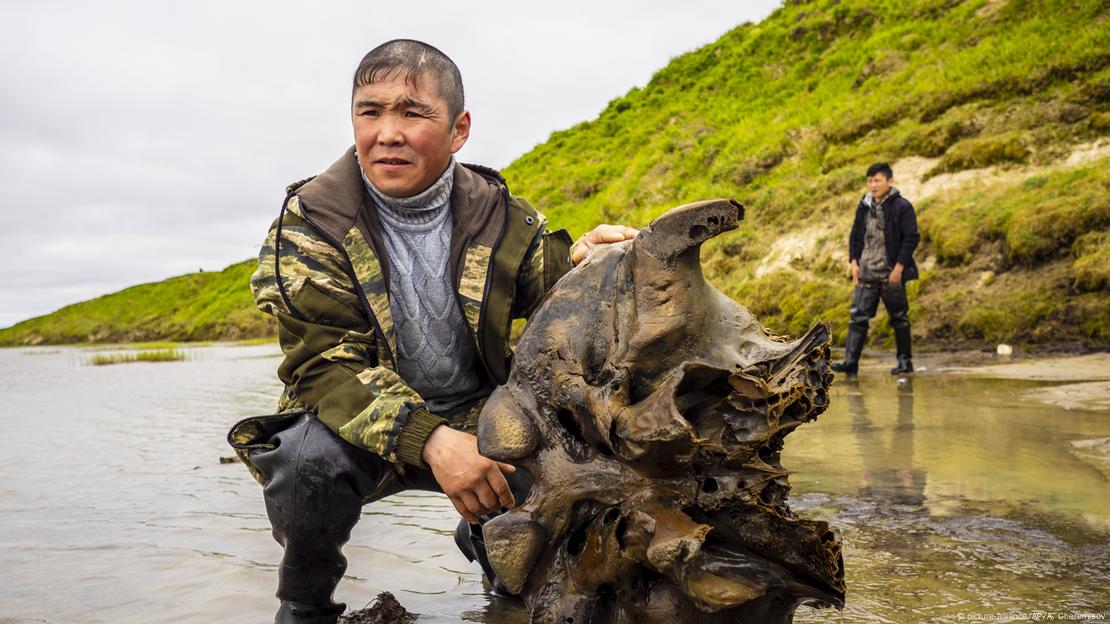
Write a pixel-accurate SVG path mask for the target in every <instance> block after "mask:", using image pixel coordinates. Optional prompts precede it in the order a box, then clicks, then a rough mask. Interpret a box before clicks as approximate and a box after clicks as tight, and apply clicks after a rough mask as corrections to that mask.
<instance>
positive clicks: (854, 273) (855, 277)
mask: <svg viewBox="0 0 1110 624" xmlns="http://www.w3.org/2000/svg"><path fill="white" fill-rule="evenodd" d="M852 283H853V284H855V285H856V286H859V263H858V262H856V261H855V260H852Z"/></svg>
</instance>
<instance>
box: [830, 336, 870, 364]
mask: <svg viewBox="0 0 1110 624" xmlns="http://www.w3.org/2000/svg"><path fill="white" fill-rule="evenodd" d="M866 341H867V328H866V327H863V328H861V327H859V326H857V325H849V326H848V339H847V340H846V341H845V342H844V361H843V362H836V363H834V364H833V365H832V369H833V372H837V373H845V374H848V375H855V374H856V373H858V372H859V356H860V354H861V353H863V343H864V342H866Z"/></svg>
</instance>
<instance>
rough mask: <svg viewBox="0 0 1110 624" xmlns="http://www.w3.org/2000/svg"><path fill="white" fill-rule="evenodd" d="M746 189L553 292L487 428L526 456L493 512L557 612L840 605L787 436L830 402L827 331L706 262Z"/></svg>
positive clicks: (555, 616) (654, 227)
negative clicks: (523, 493)
mask: <svg viewBox="0 0 1110 624" xmlns="http://www.w3.org/2000/svg"><path fill="white" fill-rule="evenodd" d="M742 218H743V207H741V206H740V205H739V204H737V203H736V202H733V201H728V200H713V201H706V202H699V203H695V204H690V205H686V206H681V207H679V208H675V209H673V210H670V211H668V212H667V213H665V214H664V215H662V216H661V217H659V218H658V219H656V220H655V221H653V222H652V223H651V225H650V226H648V227H647V228H644V229H643V230H642V231H641V232H640V234H639V236H637V237H636V239H635V240H633V241H626V242H624V243H620V244H615V245H608V246H605V247H601V248H598V249H596V250H595V251H594V253H593V254H592V255H591V256H590V257H589V258H588V259H587V260H586V261H585V262H584V263H583V264H581V265H580V266H578V267H577V268H575V269H574V270H573V271H571V272H570V273H569V274H567V275H566V276H565V277H563V279H562V280H560V281H559V283H558V284H557V286H556V287H555V288H554V289H553V290H552V292H551V293H550V294H549V296H548V298H547V299H546V300H545V302H544V304H543V305H542V307H541V308H540V309H539V310H538V311H537V312H536V313H535V314H534V315H533V317H532V320H531V322H530V323H529V326H528V329H527V330H526V331H525V333H524V336H523V338H522V339H521V342H520V345H519V347H518V348H517V351H516V356H515V361H514V364H513V369H512V373H511V375H510V377H509V380H508V383H507V384H505V385H504V386H502V387H500V388H498V389H497V390H496V391H495V392H494V394H493V395H492V396H491V397H490V400H489V402H488V403H487V404H486V407H485V409H484V410H483V412H482V417H481V420H480V424H479V433H478V443H479V448H480V450H481V452H482V453H483V454H484V455H486V456H488V457H491V458H493V459H496V460H499V461H503V462H508V463H511V464H514V465H516V466H517V467H518V468H519V469H523V470H525V471H527V473H528V475H529V476H530V477H531V479H532V482H533V484H532V487H531V490H530V491H529V493H528V495H527V497H526V498H525V499H524V500H523V501H520V504H519V505H518V507H516V508H515V509H513V510H511V511H509V512H507V513H504V514H501V515H499V516H497V517H495V518H493V519H491V520H489V521H488V522H487V523H486V524H485V526H484V527H483V533H484V536H485V542H486V549H487V554H488V556H489V559H490V563H491V565H492V567H493V569H494V571H495V572H496V573H497V576H498V578H499V580H500V581H501V583H502V584H503V585H504V586H505V587H506V588H507V589H508V590H509V591H511V592H514V593H519V594H521V595H522V596H523V597H524V600H525V603H526V604H527V606H528V608H529V609H530V612H531V614H532V616H531V617H532V621H533V622H539V623H544V624H555V623H558V624H587V623H594V624H607V623H618V622H620V623H624V622H628V623H631V622H636V623H663V622H666V623H667V624H676V623H686V622H689V623H693V622H698V623H703V622H790V621H791V620H792V618H793V613H794V610H795V609H796V608H797V606H798V605H801V604H810V605H815V606H836V607H840V606H842V605H843V600H844V568H843V562H842V559H841V554H840V550H841V548H840V539H839V536H838V534H837V533H836V532H835V531H834V530H832V529H830V528H829V527H828V525H827V524H826V523H824V522H816V521H809V520H804V519H800V518H798V517H797V516H796V515H795V514H794V513H793V512H791V510H790V508H789V507H788V506H787V502H786V496H787V493H788V492H789V489H790V486H789V484H788V483H787V475H788V472H787V471H786V470H785V469H784V468H783V467H782V465H781V464H780V462H779V454H780V451H781V450H782V445H783V438H785V437H786V435H787V434H789V433H790V432H791V431H793V430H794V428H795V427H797V426H798V425H800V424H802V423H803V422H806V421H810V420H813V419H814V418H816V417H817V415H818V414H820V413H821V412H823V411H824V410H825V408H826V407H827V405H828V386H829V383H830V382H831V380H832V375H831V373H830V372H829V364H828V363H829V334H828V328H827V327H826V326H824V325H817V326H815V327H814V328H813V329H812V330H810V331H809V333H807V334H806V335H805V336H804V337H802V338H801V339H799V340H796V341H793V342H787V341H784V340H781V339H778V338H775V337H772V336H770V335H768V333H767V332H766V331H765V330H764V329H763V328H762V327H761V326H760V325H759V323H758V322H756V320H755V319H754V318H753V317H752V315H751V313H749V312H748V310H747V309H745V308H744V307H743V306H741V305H739V304H738V303H736V302H734V301H732V300H731V299H729V298H728V297H726V296H725V295H724V294H722V293H721V292H720V291H718V290H717V289H715V288H713V287H712V286H711V285H710V284H709V283H708V282H706V280H705V278H704V277H703V275H702V272H701V264H700V250H701V245H702V243H703V242H705V241H706V240H708V239H709V238H712V237H714V236H716V235H718V234H720V233H722V232H725V231H728V230H732V229H734V228H735V227H736V226H737V222H738V221H739V220H740V219H742Z"/></svg>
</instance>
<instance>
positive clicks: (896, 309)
mask: <svg viewBox="0 0 1110 624" xmlns="http://www.w3.org/2000/svg"><path fill="white" fill-rule="evenodd" d="M893 181H894V172H893V170H892V169H891V167H890V165H888V164H887V163H876V164H874V165H871V167H869V168H868V169H867V186H868V192H867V194H866V195H864V196H863V199H861V200H860V202H859V205H858V206H857V207H856V217H855V220H854V221H853V222H852V232H851V234H850V235H849V236H848V260H849V263H850V266H851V272H852V283H853V284H855V290H854V291H853V294H852V308H851V312H850V322H849V325H848V339H847V341H846V343H845V345H844V361H843V362H840V363H836V364H833V370H835V371H837V372H843V373H848V374H855V373H856V372H857V371H858V370H859V357H860V353H861V352H862V351H863V345H864V343H865V342H866V341H867V329H868V323H869V321H870V319H872V318H874V317H875V313H876V312H877V311H878V309H879V301H880V300H881V301H882V302H883V304H884V305H885V306H886V311H887V322H888V323H889V324H890V327H891V329H893V330H894V341H895V344H896V345H897V349H898V356H897V357H898V364H897V366H895V367H894V368H893V369H891V371H890V372H891V374H892V375H898V374H903V373H911V372H913V359H912V349H911V334H910V319H909V301H908V300H907V298H906V282H908V281H910V280H914V279H917V277H918V275H917V263H916V262H914V259H913V252H914V249H916V248H917V243H918V242H919V241H920V240H921V234H920V233H919V232H918V230H917V215H916V214H915V213H914V210H913V205H912V204H911V203H910V202H909V201H907V200H906V198H905V197H902V194H901V193H900V192H899V191H898V189H896V188H894V187H893V185H892V184H893Z"/></svg>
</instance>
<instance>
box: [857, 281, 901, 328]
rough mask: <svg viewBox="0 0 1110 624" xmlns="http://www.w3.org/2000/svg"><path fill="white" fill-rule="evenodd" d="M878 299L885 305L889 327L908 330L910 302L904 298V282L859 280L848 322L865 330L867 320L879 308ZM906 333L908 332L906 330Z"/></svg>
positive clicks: (873, 316) (873, 315)
mask: <svg viewBox="0 0 1110 624" xmlns="http://www.w3.org/2000/svg"><path fill="white" fill-rule="evenodd" d="M879 300H882V302H883V305H884V306H886V313H887V323H888V324H889V325H890V328H891V329H893V330H895V331H898V330H908V329H909V327H910V316H909V314H910V303H909V300H908V299H906V286H905V285H904V284H901V283H898V284H891V283H890V282H888V281H885V280H884V281H883V282H881V283H879V282H860V284H859V285H857V286H856V289H855V292H854V293H853V294H852V309H851V311H850V312H849V324H850V325H851V326H852V327H855V328H856V329H858V330H862V331H863V332H866V331H867V325H868V322H869V321H870V320H871V319H873V318H875V313H876V312H878V310H879ZM907 333H908V332H907Z"/></svg>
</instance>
